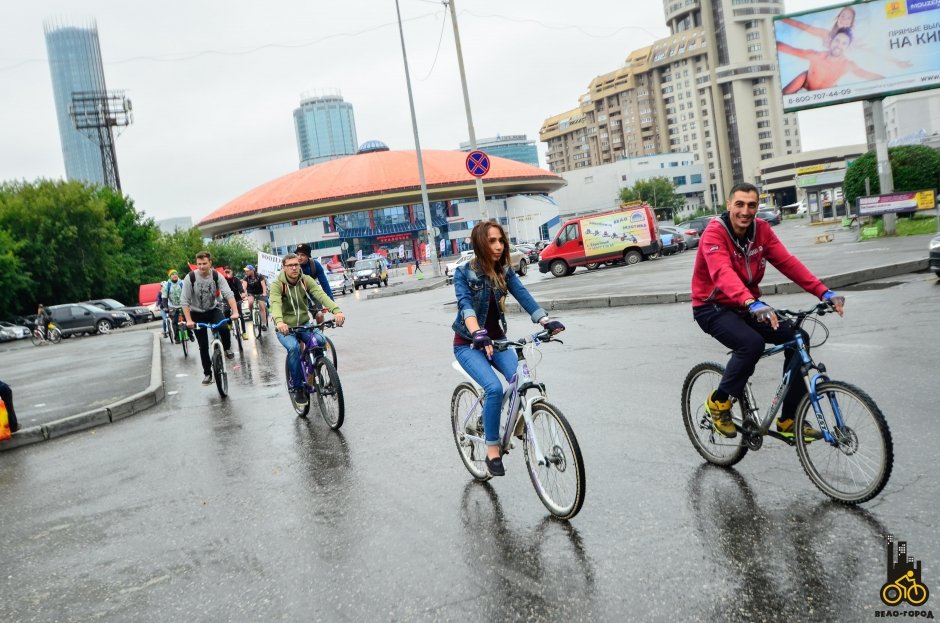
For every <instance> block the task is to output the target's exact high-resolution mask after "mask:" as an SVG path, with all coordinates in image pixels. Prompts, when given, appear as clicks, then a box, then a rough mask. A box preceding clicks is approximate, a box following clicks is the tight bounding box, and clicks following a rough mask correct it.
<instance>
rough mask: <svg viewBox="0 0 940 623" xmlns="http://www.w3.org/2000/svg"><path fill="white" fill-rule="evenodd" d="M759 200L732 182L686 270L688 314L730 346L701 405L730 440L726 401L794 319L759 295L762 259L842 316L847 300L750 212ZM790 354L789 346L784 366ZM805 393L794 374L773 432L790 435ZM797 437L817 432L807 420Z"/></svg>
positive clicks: (737, 394) (790, 334)
mask: <svg viewBox="0 0 940 623" xmlns="http://www.w3.org/2000/svg"><path fill="white" fill-rule="evenodd" d="M757 206H758V192H757V188H756V187H755V186H753V185H752V184H747V183H743V184H738V185H736V186H735V187H734V188H732V189H731V194H730V196H729V199H728V205H727V208H728V210H727V212H725V213H724V214H722V215H721V216H719V217H718V218H716V219H714V220H712V222H710V223H709V224H708V226H707V227H706V228H705V231H703V232H702V237H701V240H700V241H699V246H698V253H697V255H696V256H695V267H694V268H693V270H692V315H693V317H694V318H695V321H696V322H697V323H698V325H699V326H700V327H701V328H702V331H704V332H705V333H708V334H709V335H711V336H712V337H714V338H715V339H716V340H718V341H719V342H721V343H722V344H723V345H724V346H725V347H726V348H728V349H730V350H731V351H732V353H731V360H730V361H728V365H727V366H726V367H725V372H724V374H723V375H722V377H721V382H720V383H719V384H718V389H716V390H715V391H713V392H712V394H711V396H709V398H708V400H707V401H706V403H705V410H706V411H707V412H708V414H709V415H710V416H711V418H712V425H713V426H714V427H715V430H716V431H717V432H718V434H720V435H722V436H724V437H728V438H731V437H735V436H736V435H737V430H736V429H735V427H734V422H732V421H731V404H732V403H731V399H732V398H735V399H740V398H741V395H742V394H743V393H744V387H745V385H747V380H748V379H749V378H750V377H751V375H752V374H753V373H754V366H756V365H757V361H758V360H759V359H760V356H761V353H762V352H763V351H764V345H765V344H766V343H768V342H769V343H771V344H783V343H785V342H788V341H790V340H792V339H794V331H795V329H794V327H793V325H792V324H790V323H789V322H783V323H781V322H780V319H779V318H778V317H777V314H776V313H775V312H774V309H773V308H772V307H771V306H770V305H767V304H766V303H764V302H763V301H761V300H760V295H761V290H760V282H761V279H763V278H764V268H765V267H766V265H767V263H768V262H770V264H771V265H773V267H774V268H776V269H777V270H779V271H780V272H781V273H783V275H784V276H786V277H787V278H789V279H790V280H792V281H793V282H794V283H796V284H797V285H799V286H800V287H801V288H803V289H804V290H806V291H807V292H809V293H810V294H813V295H814V296H817V297H819V298H820V299H821V300H824V301H830V302H831V303H832V304H833V306H834V307H835V310H836V311H837V312H838V313H839V315H840V316H841V315H842V310H843V307H844V305H845V297H842V296H839V295H838V294H836V293H835V292H833V291H832V290H829V289H828V288H827V287H826V286H825V284H823V282H822V281H820V280H819V279H818V278H817V277H816V276H815V275H813V273H811V272H810V271H809V269H807V268H806V266H804V265H803V263H802V262H800V261H799V260H798V259H796V257H794V256H793V255H790V252H789V251H787V249H786V247H784V246H783V243H782V242H780V239H779V238H777V235H776V234H775V233H774V232H773V230H772V229H771V227H770V225H769V224H768V223H767V222H766V221H763V220H761V219H758V218H755V217H756V214H757ZM804 339H806V335H805V334H804ZM794 354H795V353H794V352H793V351H787V353H786V359H785V361H784V369H785V368H786V366H787V364H788V363H789V361H790V358H791V357H792V356H793V355H794ZM804 395H806V386H805V384H804V383H803V382H802V379H798V380H794V382H793V383H791V385H790V388H789V389H788V390H787V393H786V395H785V396H784V399H783V409H782V411H781V415H780V417H779V418H777V432H779V433H781V434H783V435H788V436H792V435H793V418H794V416H795V415H796V408H797V406H799V404H800V400H801V399H802V398H803V396H804ZM803 436H804V437H805V438H807V439H819V438H820V437H822V434H821V433H820V432H819V431H817V430H816V429H814V428H812V427H811V426H809V425H805V426H804V429H803Z"/></svg>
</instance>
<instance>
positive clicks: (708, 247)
mask: <svg viewBox="0 0 940 623" xmlns="http://www.w3.org/2000/svg"><path fill="white" fill-rule="evenodd" d="M768 262H769V263H770V265H771V266H773V267H774V268H776V269H777V270H779V271H780V272H781V273H783V275H784V276H785V277H787V278H788V279H790V280H791V281H793V282H794V283H795V284H797V285H798V286H800V287H801V288H803V289H804V290H806V291H807V292H809V293H810V294H813V295H814V296H816V297H817V298H821V297H822V295H823V294H824V293H825V292H826V290H827V289H828V288H826V286H825V284H823V282H822V281H820V280H819V279H818V278H817V277H816V276H815V275H813V273H811V272H810V271H809V269H808V268H806V266H804V265H803V263H802V262H800V260H798V259H796V257H795V256H793V255H791V254H790V252H789V251H787V248H786V247H785V246H783V243H782V242H780V239H779V238H777V234H775V233H774V232H773V230H772V229H771V227H770V224H769V223H768V222H766V221H764V220H762V219H757V218H755V219H754V221H753V222H752V223H751V224H750V226H748V228H747V232H745V234H744V242H743V243H740V242H738V240H737V238H736V237H735V235H734V230H733V229H732V228H731V222H730V220H729V217H728V213H727V212H725V213H724V214H722V215H721V216H720V217H718V218H716V219H712V221H711V222H710V223H709V224H708V226H707V227H705V231H703V232H702V238H701V240H700V241H699V245H698V252H697V254H696V256H695V266H694V268H693V269H692V307H699V306H701V305H706V304H709V303H715V304H718V305H725V306H731V307H743V306H744V302H745V301H747V300H748V299H758V298H760V295H761V289H760V282H761V280H762V279H763V278H764V269H765V268H766V266H767V263H768Z"/></svg>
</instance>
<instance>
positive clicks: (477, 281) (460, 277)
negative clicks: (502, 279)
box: [452, 260, 547, 340]
mask: <svg viewBox="0 0 940 623" xmlns="http://www.w3.org/2000/svg"><path fill="white" fill-rule="evenodd" d="M473 264H474V262H473V261H472V260H471V261H469V262H467V263H466V264H464V265H463V266H461V267H460V268H458V269H457V271H456V272H455V273H454V290H455V291H456V293H457V319H456V320H454V324H453V327H452V328H453V329H454V332H455V333H457V334H458V335H460V336H462V337H464V338H466V339H468V340H469V339H473V338H472V337H471V335H470V331H468V330H467V325H466V324H465V323H464V320H465V319H466V318H469V317H470V316H476V318H477V322H478V323H479V324H480V326H481V327H485V326H486V313H487V311H489V308H490V290H491V288H492V284H491V283H490V279H489V277H487V276H486V275H485V274H483V273H478V272H476V271H475V270H474V269H473V268H472V266H473ZM506 286H507V288H508V289H509V293H510V294H512V295H513V297H514V298H515V299H516V300H517V301H519V304H520V305H521V306H522V309H524V310H526V312H528V314H529V316H531V318H532V322H538V321H539V320H540V319H541V318H542V316H546V315H547V313H546V312H545V310H544V309H542V308H541V307H540V306H539V304H538V303H536V302H535V299H534V298H532V295H531V294H529V291H528V290H526V288H525V286H524V285H522V282H521V281H519V277H517V276H516V273H514V272H513V270H512V266H507V267H506ZM503 296H505V293H503V292H501V291H499V290H497V291H496V304H497V305H496V308H497V309H500V305H499V302H500V299H501V298H502V297H503ZM499 320H500V323H501V324H502V325H503V328H504V329H505V327H506V316H505V315H504V314H503V312H502V311H500V313H499Z"/></svg>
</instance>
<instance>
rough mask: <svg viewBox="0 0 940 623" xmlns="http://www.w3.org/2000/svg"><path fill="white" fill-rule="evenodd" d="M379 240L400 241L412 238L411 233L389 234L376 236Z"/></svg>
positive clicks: (383, 241)
mask: <svg viewBox="0 0 940 623" xmlns="http://www.w3.org/2000/svg"><path fill="white" fill-rule="evenodd" d="M375 239H376V240H378V241H379V242H382V243H385V242H398V241H399V240H411V234H389V235H387V236H376V237H375Z"/></svg>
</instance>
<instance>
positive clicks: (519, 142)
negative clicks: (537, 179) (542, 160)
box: [460, 134, 539, 167]
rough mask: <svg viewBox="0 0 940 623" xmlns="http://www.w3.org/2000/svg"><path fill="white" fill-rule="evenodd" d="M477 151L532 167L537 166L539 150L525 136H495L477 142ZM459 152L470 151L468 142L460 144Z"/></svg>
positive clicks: (533, 142)
mask: <svg viewBox="0 0 940 623" xmlns="http://www.w3.org/2000/svg"><path fill="white" fill-rule="evenodd" d="M477 149H479V150H481V151H483V152H485V153H486V154H488V155H490V156H499V157H500V158H508V159H509V160H515V161H516V162H524V163H526V164H531V165H532V166H534V167H537V166H539V150H538V148H536V146H535V141H530V140H529V139H528V137H527V136H526V135H525V134H510V135H508V136H500V135H498V134H497V135H496V136H494V137H492V138H484V139H481V140H478V141H477ZM460 151H470V142H469V141H467V142H465V143H461V144H460Z"/></svg>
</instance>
